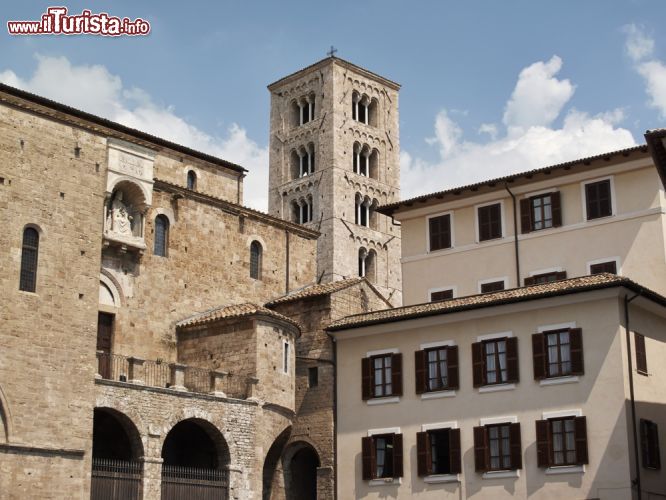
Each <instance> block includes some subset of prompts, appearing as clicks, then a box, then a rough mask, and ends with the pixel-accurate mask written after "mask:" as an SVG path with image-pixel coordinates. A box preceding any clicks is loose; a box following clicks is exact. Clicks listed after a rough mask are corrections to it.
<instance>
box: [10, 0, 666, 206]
mask: <svg viewBox="0 0 666 500" xmlns="http://www.w3.org/2000/svg"><path fill="white" fill-rule="evenodd" d="M50 5H52V4H50V3H44V2H35V1H28V0H24V1H22V2H12V3H11V4H5V5H3V8H2V14H1V16H2V17H4V19H3V24H4V22H5V21H8V20H38V19H39V18H40V17H41V15H42V14H43V13H44V12H46V9H47V8H48V7H49V6H50ZM56 5H65V6H66V7H68V9H69V12H70V14H72V13H77V14H78V13H80V12H81V10H83V9H89V10H91V11H92V12H93V13H99V12H108V13H109V14H110V15H115V16H118V17H129V18H131V19H135V18H138V17H140V18H142V19H144V20H146V21H148V22H149V23H150V24H151V32H150V34H149V35H148V36H139V37H101V36H94V35H74V36H63V35H59V36H57V35H42V36H12V35H9V34H8V33H7V30H6V27H5V28H3V32H2V35H1V36H0V54H1V57H0V81H1V82H3V83H5V84H8V85H13V86H16V87H19V88H22V89H24V90H28V91H30V92H34V93H36V94H39V95H43V96H46V97H49V98H51V99H54V100H56V101H59V102H62V103H65V104H69V105H70V106H74V107H76V108H79V109H82V110H84V111H88V112H90V113H93V114H97V115H100V116H103V117H105V118H109V119H111V120H115V121H118V122H120V123H123V124H125V125H128V126H130V127H134V128H138V129H141V130H144V131H146V132H149V133H152V134H155V135H158V136H161V137H164V138H165V139H168V140H171V141H174V142H177V143H180V144H184V145H187V146H190V147H192V148H195V149H199V150H202V151H205V152H208V153H211V154H214V155H217V156H220V157H222V158H224V159H227V160H229V161H233V162H236V163H240V164H241V165H243V166H244V167H245V168H247V169H248V170H249V172H248V176H247V177H246V179H245V200H244V202H245V204H246V205H249V206H251V207H253V208H257V209H259V210H264V211H265V210H266V208H267V193H268V189H267V185H268V138H269V130H268V126H269V104H270V95H269V93H268V91H267V89H266V86H267V85H268V84H269V83H271V82H273V81H275V80H278V79H279V78H281V77H283V76H285V75H287V74H290V73H292V72H294V71H296V70H298V69H300V68H302V67H304V66H307V65H309V64H312V63H314V62H316V61H318V60H320V59H322V58H324V57H326V52H327V51H328V49H329V47H330V46H331V45H334V46H335V47H336V48H337V50H338V52H337V54H336V55H337V56H339V57H341V58H343V59H346V60H348V61H350V62H353V63H354V64H357V65H359V66H363V67H365V68H368V69H369V70H371V71H373V72H375V73H378V74H380V75H382V76H385V77H387V78H389V79H391V80H393V81H397V82H399V83H400V84H401V85H402V89H401V91H400V103H399V107H400V109H399V112H400V147H401V154H400V163H401V179H402V181H401V182H402V191H401V198H402V199H406V198H410V197H413V196H416V195H419V194H424V193H426V192H432V191H437V190H441V189H445V188H449V187H453V186H457V185H464V184H468V183H471V182H476V181H479V180H483V179H489V178H494V177H498V176H502V175H507V174H510V173H514V172H519V171H524V170H530V169H533V168H539V167H544V166H548V165H552V164H557V163H561V162H563V161H569V160H574V159H576V158H582V157H586V156H591V155H595V154H600V153H604V152H608V151H614V150H618V149H622V148H626V147H631V146H634V145H637V144H643V143H644V142H645V141H644V137H643V133H644V132H645V130H647V129H654V128H664V127H666V29H665V28H664V19H666V1H663V0H625V1H620V0H560V1H558V2H552V1H550V2H546V1H541V0H515V1H514V0H505V1H502V2H500V1H497V0H467V1H462V0H459V1H450V0H438V1H435V0H418V1H412V2H407V1H398V0H382V1H379V0H355V1H347V0H338V1H336V2H319V1H311V2H303V1H291V0H282V1H280V2H274V1H272V2H269V1H265V2H264V1H261V0H255V1H252V2H250V1H245V2H239V1H227V0H220V1H215V2H212V1H211V2H203V1H201V2H189V3H187V4H186V3H185V2H175V1H166V0H162V1H157V0H144V1H142V2H137V1H136V0H134V1H114V2H108V1H106V2H105V1H92V0H91V1H88V2H79V1H76V2H67V3H65V2H59V3H57V4H56Z"/></svg>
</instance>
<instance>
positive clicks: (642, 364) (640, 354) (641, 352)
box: [634, 332, 648, 375]
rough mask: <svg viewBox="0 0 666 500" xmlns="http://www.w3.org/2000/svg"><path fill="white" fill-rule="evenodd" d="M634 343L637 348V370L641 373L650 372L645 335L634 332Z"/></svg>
mask: <svg viewBox="0 0 666 500" xmlns="http://www.w3.org/2000/svg"><path fill="white" fill-rule="evenodd" d="M634 344H635V346H636V347H635V349H636V370H637V371H638V373H640V374H641V375H647V374H648V367H647V351H646V350H645V336H644V335H641V334H640V333H636V332H634Z"/></svg>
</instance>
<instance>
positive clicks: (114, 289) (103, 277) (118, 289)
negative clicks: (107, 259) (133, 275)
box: [99, 268, 125, 307]
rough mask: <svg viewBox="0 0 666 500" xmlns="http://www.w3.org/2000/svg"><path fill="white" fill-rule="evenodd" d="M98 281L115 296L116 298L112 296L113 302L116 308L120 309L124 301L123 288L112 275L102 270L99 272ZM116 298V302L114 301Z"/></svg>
mask: <svg viewBox="0 0 666 500" xmlns="http://www.w3.org/2000/svg"><path fill="white" fill-rule="evenodd" d="M99 280H100V281H101V282H103V283H105V284H106V285H107V286H108V287H109V288H110V289H111V293H112V294H114V293H115V294H117V297H116V295H114V302H116V307H120V306H121V305H122V303H123V302H124V301H125V294H124V293H123V287H122V285H121V284H120V282H119V281H118V280H117V279H116V277H115V276H114V275H113V274H112V273H110V272H109V271H108V270H106V269H104V268H102V269H100V270H99ZM116 298H117V301H116V300H115V299H116Z"/></svg>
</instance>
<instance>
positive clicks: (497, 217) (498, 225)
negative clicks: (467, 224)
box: [477, 203, 502, 241]
mask: <svg viewBox="0 0 666 500" xmlns="http://www.w3.org/2000/svg"><path fill="white" fill-rule="evenodd" d="M477 221H478V226H479V241H487V240H493V239H496V238H501V237H502V205H501V204H500V203H495V204H493V205H486V206H484V207H478V209H477Z"/></svg>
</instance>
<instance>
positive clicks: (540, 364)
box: [532, 333, 546, 380]
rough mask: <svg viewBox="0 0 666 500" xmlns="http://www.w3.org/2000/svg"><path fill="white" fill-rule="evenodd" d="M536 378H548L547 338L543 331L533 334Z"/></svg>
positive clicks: (533, 357) (533, 358)
mask: <svg viewBox="0 0 666 500" xmlns="http://www.w3.org/2000/svg"><path fill="white" fill-rule="evenodd" d="M532 360H533V362H534V380H541V379H542V378H546V338H545V336H544V334H543V333H534V334H532Z"/></svg>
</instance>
